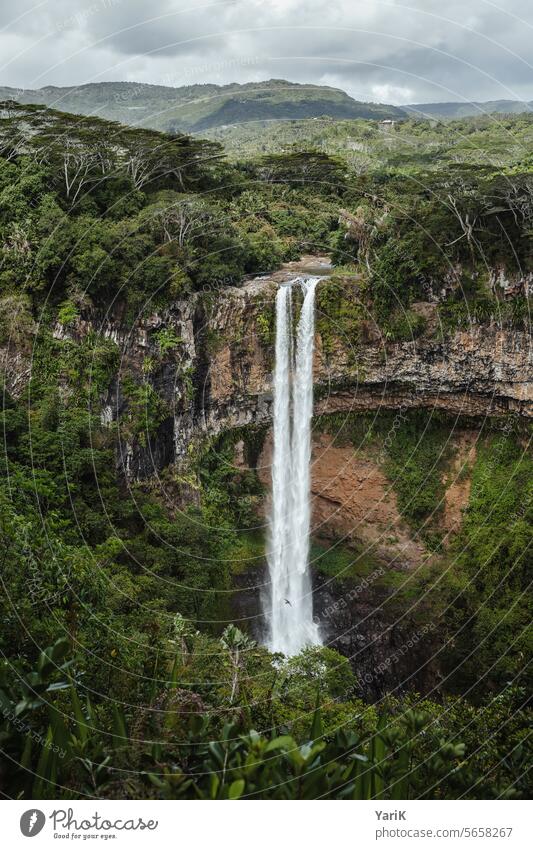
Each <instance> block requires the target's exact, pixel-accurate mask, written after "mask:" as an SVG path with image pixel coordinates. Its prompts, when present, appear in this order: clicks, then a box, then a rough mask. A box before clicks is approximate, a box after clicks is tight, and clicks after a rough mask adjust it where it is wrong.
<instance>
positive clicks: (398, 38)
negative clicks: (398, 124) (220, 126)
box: [0, 0, 533, 102]
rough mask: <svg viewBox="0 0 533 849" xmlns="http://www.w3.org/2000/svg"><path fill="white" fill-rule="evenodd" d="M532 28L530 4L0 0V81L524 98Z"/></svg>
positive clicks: (530, 86)
mask: <svg viewBox="0 0 533 849" xmlns="http://www.w3.org/2000/svg"><path fill="white" fill-rule="evenodd" d="M532 24H533V11H532V10H531V8H530V7H529V3H528V2H527V0H506V4H505V9H498V8H496V6H495V5H494V4H492V3H488V2H485V0H470V2H469V3H468V4H466V5H465V3H464V0H461V2H459V0H449V2H448V3H447V4H443V3H442V1H441V0H404V2H401V0H365V2H356V3H354V2H353V0H332V2H331V0H330V2H329V3H325V2H324V0H269V2H266V3H265V2H260V0H232V2H222V3H221V2H216V3H205V4H201V3H200V4H199V3H198V2H196V3H193V2H192V0H191V1H190V2H186V0H180V1H179V2H176V1H175V0H158V2H157V4H155V3H154V4H151V3H148V2H146V0H51V2H48V3H45V4H42V3H41V4H32V3H29V2H28V0H18V2H14V0H3V3H2V7H1V11H0V48H1V51H0V55H1V56H2V57H4V63H3V68H2V70H1V73H0V84H2V83H3V84H7V85H19V86H20V85H21V86H25V87H32V86H34V85H44V84H55V85H66V84H72V83H73V82H75V83H84V82H91V81H93V80H96V79H129V80H134V79H137V80H139V81H141V82H152V83H162V84H169V82H170V81H171V82H172V84H174V85H180V84H190V83H191V82H211V81H213V82H218V83H224V82H232V81H237V82H245V81H248V80H258V79H261V78H265V77H269V76H276V77H285V78H287V79H291V80H294V81H297V82H315V83H324V82H328V84H333V85H338V86H339V87H341V88H345V89H346V90H347V91H349V92H350V93H351V94H353V95H354V96H356V97H360V98H367V99H371V98H374V99H377V97H376V96H381V95H384V94H385V95H386V94H390V99H392V100H395V101H396V102H401V101H403V102H405V101H406V100H412V101H421V100H428V99H429V100H432V99H436V100H449V99H460V98H461V97H465V98H475V99H489V98H499V97H506V98H507V97H517V98H524V99H531V98H532V97H533V83H532V80H533V71H532V69H531V67H530V65H529V54H530V47H529V45H530V43H531V38H532V35H533V27H532Z"/></svg>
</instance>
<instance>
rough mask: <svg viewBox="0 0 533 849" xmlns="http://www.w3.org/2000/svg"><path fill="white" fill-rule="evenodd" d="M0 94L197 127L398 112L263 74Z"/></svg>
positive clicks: (118, 117)
mask: <svg viewBox="0 0 533 849" xmlns="http://www.w3.org/2000/svg"><path fill="white" fill-rule="evenodd" d="M0 99H1V100H8V99H14V100H17V101H18V102H19V103H39V104H43V105H45V106H51V107H53V108H54V109H59V110H62V111H64V112H74V113H78V114H81V115H98V116H99V117H101V118H107V119H109V120H113V121H120V122H121V123H124V124H134V125H135V126H141V127H151V128H153V129H156V130H164V131H167V132H168V131H172V130H181V131H186V132H192V133H194V132H201V131H204V130H207V129H212V128H214V127H221V126H226V125H229V124H239V123H246V122H248V121H257V120H263V121H269V120H274V119H277V120H280V119H285V120H286V119H299V118H315V117H320V116H328V117H332V118H344V119H346V118H373V119H383V118H402V117H405V112H403V110H401V109H399V108H397V107H395V106H387V105H383V104H378V103H362V102H359V101H357V100H354V99H353V98H352V97H350V96H349V95H348V94H346V93H345V92H343V91H340V90H339V89H335V88H330V87H329V86H315V85H299V84H297V83H290V82H287V81H285V80H267V81H265V82H260V83H246V84H245V85H237V84H236V83H233V84H231V85H225V86H218V85H210V84H206V85H192V86H183V87H181V88H169V87H168V86H157V85H146V84H144V83H126V82H124V83H122V82H120V83H113V82H105V83H91V84H90V85H82V86H76V87H74V86H72V87H65V88H58V87H56V86H46V87H45V88H41V89H37V90H33V91H32V90H26V91H23V90H19V89H13V88H6V87H0Z"/></svg>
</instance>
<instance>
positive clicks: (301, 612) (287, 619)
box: [265, 278, 320, 656]
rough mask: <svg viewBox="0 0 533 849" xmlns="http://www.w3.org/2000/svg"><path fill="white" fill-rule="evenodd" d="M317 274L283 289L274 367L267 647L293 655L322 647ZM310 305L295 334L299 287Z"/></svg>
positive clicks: (279, 294) (305, 306)
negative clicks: (317, 580)
mask: <svg viewBox="0 0 533 849" xmlns="http://www.w3.org/2000/svg"><path fill="white" fill-rule="evenodd" d="M317 283H318V278H309V279H307V280H306V279H297V280H294V281H292V282H291V283H286V284H283V285H281V286H280V288H279V289H278V292H277V295H276V361H275V367H274V424H273V431H274V447H273V457H272V506H271V511H270V527H269V546H268V570H269V582H270V583H269V586H270V593H269V599H268V605H267V609H266V610H265V616H266V620H267V623H268V628H269V635H268V647H269V649H270V651H273V652H283V654H285V655H288V656H291V655H294V654H297V653H298V652H299V651H301V650H302V649H303V648H305V646H309V645H320V638H319V633H318V626H317V625H316V623H315V622H314V621H313V596H312V587H311V577H310V572H309V534H310V524H311V505H310V486H311V468H310V467H311V419H312V415H313V350H314V331H315V289H316V285H317ZM296 286H299V287H300V288H301V290H302V293H303V304H302V308H301V313H300V319H299V322H298V329H297V332H296V343H294V340H293V329H292V327H293V322H292V315H293V291H294V288H295V287H296Z"/></svg>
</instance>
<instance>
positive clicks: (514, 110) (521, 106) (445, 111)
mask: <svg viewBox="0 0 533 849" xmlns="http://www.w3.org/2000/svg"><path fill="white" fill-rule="evenodd" d="M402 109H404V110H405V111H406V112H408V113H409V114H410V115H417V116H418V117H421V118H440V119H443V118H444V119H446V118H450V119H451V118H469V117H474V116H479V115H492V114H494V113H501V114H503V115H517V114H520V113H522V112H531V111H532V110H533V101H530V102H529V103H526V102H525V101H523V100H487V101H485V102H483V103H482V102H479V103H476V102H472V103H410V104H409V105H408V106H402Z"/></svg>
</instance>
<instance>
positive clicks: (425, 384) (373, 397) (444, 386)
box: [56, 269, 533, 479]
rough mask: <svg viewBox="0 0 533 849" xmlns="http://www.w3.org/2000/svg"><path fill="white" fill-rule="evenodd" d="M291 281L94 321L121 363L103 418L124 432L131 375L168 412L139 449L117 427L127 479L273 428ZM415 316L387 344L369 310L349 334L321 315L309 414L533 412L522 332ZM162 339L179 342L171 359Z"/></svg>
mask: <svg viewBox="0 0 533 849" xmlns="http://www.w3.org/2000/svg"><path fill="white" fill-rule="evenodd" d="M296 270H297V269H296ZM290 276H294V271H293V270H292V269H289V270H287V271H285V272H279V273H277V274H274V275H272V276H270V277H266V278H258V279H256V280H252V281H249V282H248V283H246V284H245V285H243V286H242V287H240V288H228V289H224V290H223V291H220V292H216V291H213V292H207V293H201V294H200V295H197V296H195V297H194V298H192V299H190V300H188V301H183V302H178V303H176V304H175V305H173V307H172V308H171V309H169V310H168V311H166V312H165V313H163V314H161V315H153V316H151V317H150V318H148V319H145V320H142V321H140V322H138V323H137V324H136V325H135V326H134V327H133V328H132V329H131V330H126V329H124V328H122V327H121V326H120V324H119V323H117V322H116V321H113V320H112V319H111V320H106V321H105V322H103V323H101V324H100V325H98V323H97V322H96V325H97V330H98V332H100V333H102V334H103V335H104V336H106V337H110V338H112V339H113V340H114V341H115V342H116V343H117V345H118V346H119V348H120V355H121V357H120V361H121V365H120V372H119V374H118V375H117V379H116V381H115V382H114V384H113V385H112V386H111V387H110V388H109V392H108V394H107V397H106V398H104V399H103V401H104V412H103V421H104V422H105V423H109V422H111V421H116V420H118V422H119V429H120V428H121V424H120V423H121V420H122V419H123V417H124V414H125V411H126V410H127V407H128V399H127V397H126V393H125V392H124V387H123V379H124V377H125V376H127V375H131V374H134V375H137V379H138V380H139V381H144V382H148V383H149V384H150V386H151V387H153V389H154V390H155V392H156V393H157V394H158V396H159V398H160V399H162V401H163V402H164V404H165V408H166V416H165V419H164V421H163V422H162V424H160V425H159V428H158V429H157V430H156V431H152V432H150V433H148V435H147V438H146V440H145V441H146V444H145V445H144V446H143V445H141V444H140V443H139V442H135V441H133V440H131V439H130V436H129V434H128V432H127V429H126V428H124V432H123V434H122V439H121V446H122V447H121V462H122V465H123V467H124V471H125V474H126V475H127V476H128V477H129V478H131V479H142V478H145V477H147V476H149V475H150V474H152V473H153V472H154V470H157V469H159V468H161V467H162V466H164V465H167V464H168V463H171V462H173V461H180V460H182V459H184V458H186V456H187V453H188V451H189V446H190V444H191V442H192V443H196V442H197V441H198V440H201V439H203V438H204V437H209V436H213V435H216V434H218V433H220V432H222V431H224V430H227V429H233V428H238V427H242V426H244V425H249V424H268V423H269V421H270V419H271V410H272V382H271V374H272V365H273V322H274V296H275V291H276V287H277V285H278V284H279V282H280V281H281V280H283V279H287V278H288V277H290ZM321 285H322V286H328V285H329V284H328V283H327V282H324V283H323V284H321ZM342 285H343V287H344V292H345V297H346V299H347V301H348V302H350V300H354V301H355V300H357V297H358V294H357V284H356V283H355V282H354V281H353V280H349V279H348V280H345V281H344V282H343V284H342ZM319 289H320V285H319ZM415 309H416V310H418V311H419V312H421V313H422V314H424V316H425V322H426V324H425V327H426V329H425V331H424V333H423V334H422V335H421V336H420V337H419V338H417V339H416V340H411V341H407V342H388V341H387V340H386V339H384V338H383V336H382V335H381V333H380V330H379V328H378V327H377V326H376V325H375V324H374V323H373V322H372V320H371V318H370V317H367V315H366V314H365V313H364V311H362V316H361V318H360V320H359V323H358V325H357V327H356V329H355V330H354V331H353V332H348V333H345V332H344V331H343V329H342V328H341V327H336V325H335V320H334V319H331V318H330V317H327V316H326V317H324V316H321V314H320V311H319V312H318V316H317V336H316V354H315V364H314V373H315V413H316V414H322V413H333V412H348V411H364V410H378V409H403V410H407V409H410V408H416V407H431V408H437V409H442V410H446V411H448V412H450V413H453V414H457V415H468V416H496V417H498V416H505V415H508V414H509V413H511V414H513V415H514V416H519V417H524V418H530V417H532V416H533V380H532V371H533V369H532V363H533V356H532V346H531V338H530V336H529V335H528V334H527V333H525V332H523V331H517V330H510V329H504V328H503V329H502V328H501V327H498V326H497V324H489V325H482V326H480V325H477V326H476V325H473V326H471V327H469V328H468V329H462V330H457V331H455V332H450V333H444V332H442V328H441V327H440V325H439V321H438V314H437V307H436V305H434V304H418V305H415ZM94 325H95V321H94V319H93V320H91V319H87V320H85V321H83V320H78V321H77V323H76V324H75V325H74V326H73V327H71V328H69V329H67V330H65V329H64V328H61V327H57V328H56V334H57V335H59V336H65V335H70V336H73V337H77V336H81V335H84V334H86V333H88V331H89V330H90V329H93V328H94ZM162 332H163V333H166V334H169V333H170V334H171V336H172V337H173V338H174V339H175V340H178V341H177V342H176V344H175V345H174V346H173V347H172V348H171V349H168V350H166V352H165V351H162V349H161V344H160V340H161V334H162ZM158 340H159V341H158ZM147 362H150V364H151V365H150V369H149V370H148V369H146V363H147Z"/></svg>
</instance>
